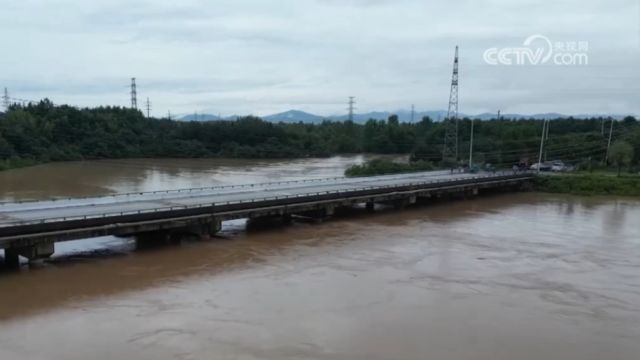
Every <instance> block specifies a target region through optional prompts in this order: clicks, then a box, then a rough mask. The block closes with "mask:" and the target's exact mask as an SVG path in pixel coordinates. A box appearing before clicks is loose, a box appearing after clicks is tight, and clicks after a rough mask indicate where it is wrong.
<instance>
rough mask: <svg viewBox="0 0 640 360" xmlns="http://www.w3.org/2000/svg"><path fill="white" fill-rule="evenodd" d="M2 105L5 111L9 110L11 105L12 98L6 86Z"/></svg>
mask: <svg viewBox="0 0 640 360" xmlns="http://www.w3.org/2000/svg"><path fill="white" fill-rule="evenodd" d="M2 106H3V107H4V110H5V111H9V107H10V106H11V98H10V97H9V90H7V88H4V95H2Z"/></svg>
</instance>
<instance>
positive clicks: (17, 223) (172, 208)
mask: <svg viewBox="0 0 640 360" xmlns="http://www.w3.org/2000/svg"><path fill="white" fill-rule="evenodd" d="M527 173H528V172H520V173H519V174H527ZM507 175H514V173H513V172H508V171H505V172H499V173H495V174H491V175H485V176H473V177H461V178H453V179H452V178H447V179H440V180H432V181H418V182H409V183H404V184H401V185H398V184H393V185H370V186H363V187H356V188H349V189H338V190H328V191H319V192H307V193H299V194H292V195H289V194H287V195H282V196H268V197H262V198H253V199H245V200H232V201H225V202H218V203H202V204H195V205H180V206H165V207H158V208H152V209H141V210H132V211H120V212H117V211H116V212H107V213H101V214H92V215H82V216H65V217H51V218H42V219H35V220H20V221H14V222H7V223H3V224H0V228H2V227H12V226H24V225H37V224H48V223H55V222H66V221H74V220H89V219H99V218H108V217H116V216H127V215H141V214H150V213H159V212H171V211H178V210H188V209H201V208H208V207H209V208H212V209H214V208H215V207H217V206H225V205H235V204H249V203H259V202H266V201H270V200H284V199H293V198H305V197H312V196H320V195H330V194H341V193H353V192H364V191H368V190H384V189H391V188H398V187H420V186H425V185H432V184H440V183H441V184H446V183H453V182H457V181H462V180H466V181H470V180H488V179H492V178H502V177H504V176H507Z"/></svg>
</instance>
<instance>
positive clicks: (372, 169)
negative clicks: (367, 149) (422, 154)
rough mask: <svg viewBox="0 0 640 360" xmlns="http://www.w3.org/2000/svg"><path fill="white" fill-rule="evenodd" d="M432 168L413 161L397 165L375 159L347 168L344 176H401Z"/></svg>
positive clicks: (427, 164) (425, 163) (427, 163)
mask: <svg viewBox="0 0 640 360" xmlns="http://www.w3.org/2000/svg"><path fill="white" fill-rule="evenodd" d="M433 169H434V166H433V164H431V163H430V162H426V161H414V162H410V163H398V162H394V161H390V160H382V159H375V160H370V161H367V162H366V163H364V164H362V165H353V166H351V167H349V168H348V169H347V170H346V171H345V172H344V174H345V175H346V176H348V177H357V176H374V175H385V174H401V173H410V172H418V171H429V170H433Z"/></svg>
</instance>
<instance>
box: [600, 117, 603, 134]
mask: <svg viewBox="0 0 640 360" xmlns="http://www.w3.org/2000/svg"><path fill="white" fill-rule="evenodd" d="M600 133H601V134H602V136H603V137H604V118H602V120H600Z"/></svg>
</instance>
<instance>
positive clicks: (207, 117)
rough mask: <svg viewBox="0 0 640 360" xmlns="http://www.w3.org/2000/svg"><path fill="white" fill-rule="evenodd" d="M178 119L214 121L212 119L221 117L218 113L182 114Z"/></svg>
mask: <svg viewBox="0 0 640 360" xmlns="http://www.w3.org/2000/svg"><path fill="white" fill-rule="evenodd" d="M178 120H182V121H214V120H222V118H221V117H220V116H218V115H212V114H190V115H184V116H182V117H180V118H178Z"/></svg>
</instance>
